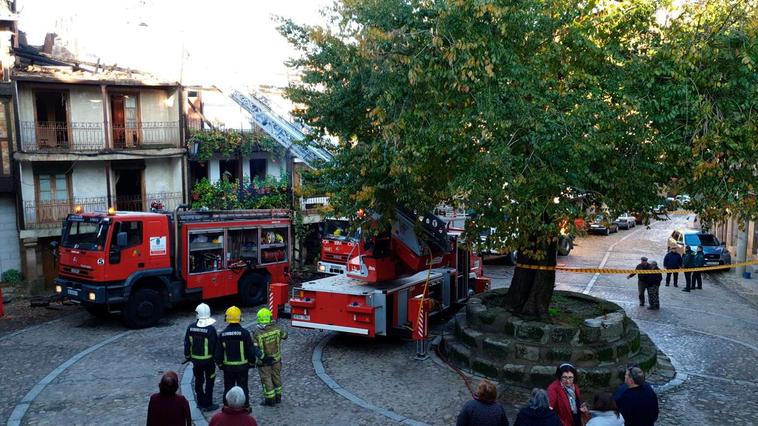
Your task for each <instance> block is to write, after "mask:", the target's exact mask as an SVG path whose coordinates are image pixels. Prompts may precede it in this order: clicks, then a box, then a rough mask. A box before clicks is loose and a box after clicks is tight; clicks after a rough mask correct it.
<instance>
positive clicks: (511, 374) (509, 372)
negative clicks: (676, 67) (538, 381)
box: [502, 364, 526, 382]
mask: <svg viewBox="0 0 758 426" xmlns="http://www.w3.org/2000/svg"><path fill="white" fill-rule="evenodd" d="M524 370H525V368H524V367H523V366H521V365H512V364H506V365H504V366H503V370H502V372H503V376H502V377H503V378H504V379H505V380H510V381H513V382H523V381H524V379H525V378H526V373H525V372H524Z"/></svg>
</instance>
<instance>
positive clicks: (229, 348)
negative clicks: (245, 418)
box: [215, 306, 256, 408]
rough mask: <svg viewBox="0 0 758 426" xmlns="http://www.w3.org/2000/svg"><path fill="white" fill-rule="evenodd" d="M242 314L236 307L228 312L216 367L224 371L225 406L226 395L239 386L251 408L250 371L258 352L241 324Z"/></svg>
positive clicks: (219, 343) (218, 346)
mask: <svg viewBox="0 0 758 426" xmlns="http://www.w3.org/2000/svg"><path fill="white" fill-rule="evenodd" d="M241 321H242V312H241V311H240V309H239V308H238V307H236V306H232V307H230V308H229V309H227V310H226V322H227V323H228V324H229V325H228V326H227V327H226V328H225V329H224V331H222V332H221V334H220V335H219V338H218V345H216V356H215V358H216V365H218V368H219V369H221V370H223V371H224V405H228V404H227V401H226V394H227V393H228V392H229V391H230V390H231V389H232V388H233V387H234V386H239V387H240V388H242V391H243V392H244V393H245V407H246V408H247V407H250V393H249V391H248V386H247V378H248V370H250V369H251V368H253V367H254V366H255V359H256V352H255V349H254V348H253V339H252V338H251V337H250V332H249V331H247V330H246V329H245V328H244V327H242V325H240V322H241Z"/></svg>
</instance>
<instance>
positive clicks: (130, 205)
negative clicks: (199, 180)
mask: <svg viewBox="0 0 758 426" xmlns="http://www.w3.org/2000/svg"><path fill="white" fill-rule="evenodd" d="M115 201H116V202H115V203H114V204H115V206H116V210H120V211H133V212H141V211H149V210H150V208H151V206H152V205H153V204H160V206H161V208H162V209H163V210H167V211H173V210H174V209H175V208H176V207H177V206H178V205H179V204H181V203H182V202H183V197H182V193H181V192H159V193H155V194H147V195H145V197H144V198H143V197H142V196H140V195H117V196H116V197H115Z"/></svg>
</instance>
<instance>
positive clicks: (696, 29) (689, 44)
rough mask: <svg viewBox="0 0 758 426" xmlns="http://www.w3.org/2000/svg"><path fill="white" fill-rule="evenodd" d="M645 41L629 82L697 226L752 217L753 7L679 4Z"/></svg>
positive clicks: (756, 83)
mask: <svg viewBox="0 0 758 426" xmlns="http://www.w3.org/2000/svg"><path fill="white" fill-rule="evenodd" d="M671 15H672V16H671V19H669V20H668V21H667V22H665V23H664V24H662V25H661V26H660V27H659V28H658V29H657V31H654V32H652V33H651V35H650V41H649V48H648V50H647V51H646V52H645V53H646V57H645V58H646V61H645V62H644V67H643V68H642V69H641V70H642V72H643V73H644V75H646V76H647V78H646V79H644V80H640V81H638V82H637V83H638V84H639V85H640V86H641V87H639V88H638V90H639V91H640V92H645V91H647V92H652V93H654V94H655V96H648V97H645V98H644V99H645V100H646V101H647V102H645V104H644V108H645V110H646V111H647V112H648V116H649V118H650V121H651V123H652V125H653V126H655V128H656V129H657V135H656V138H657V140H658V141H659V143H661V144H662V145H663V146H665V147H666V148H667V153H666V156H667V158H666V160H667V163H668V164H669V166H670V167H672V169H674V170H675V174H674V175H675V176H676V177H677V179H676V181H675V182H674V183H673V185H672V188H673V190H674V192H678V193H689V194H690V195H692V196H693V197H692V203H691V205H690V206H689V207H691V208H694V209H695V210H696V211H698V212H699V213H700V214H701V220H702V221H703V222H705V223H708V222H714V221H718V220H723V218H724V217H726V216H728V215H729V214H732V215H734V216H735V217H737V218H739V219H741V220H743V221H744V220H751V219H752V220H756V219H758V205H757V204H756V188H755V186H756V183H758V171H757V170H758V169H757V168H756V167H758V166H756V165H758V72H757V71H758V70H756V64H758V8H757V3H756V2H755V1H754V0H748V1H732V0H713V1H708V2H698V3H694V2H692V3H690V2H686V3H685V4H684V5H683V6H682V7H681V9H678V10H673V11H672V12H671Z"/></svg>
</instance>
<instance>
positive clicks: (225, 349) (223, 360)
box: [215, 324, 255, 368]
mask: <svg viewBox="0 0 758 426" xmlns="http://www.w3.org/2000/svg"><path fill="white" fill-rule="evenodd" d="M218 341H219V343H218V345H217V346H216V356H215V358H216V364H218V365H219V366H224V367H233V368H239V367H244V368H248V367H249V366H251V365H252V364H253V362H255V353H254V349H253V340H252V339H251V338H250V332H249V331H247V330H245V329H244V328H242V326H241V325H239V324H229V326H227V327H226V328H225V329H224V331H222V332H221V333H220V334H219V338H218Z"/></svg>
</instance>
